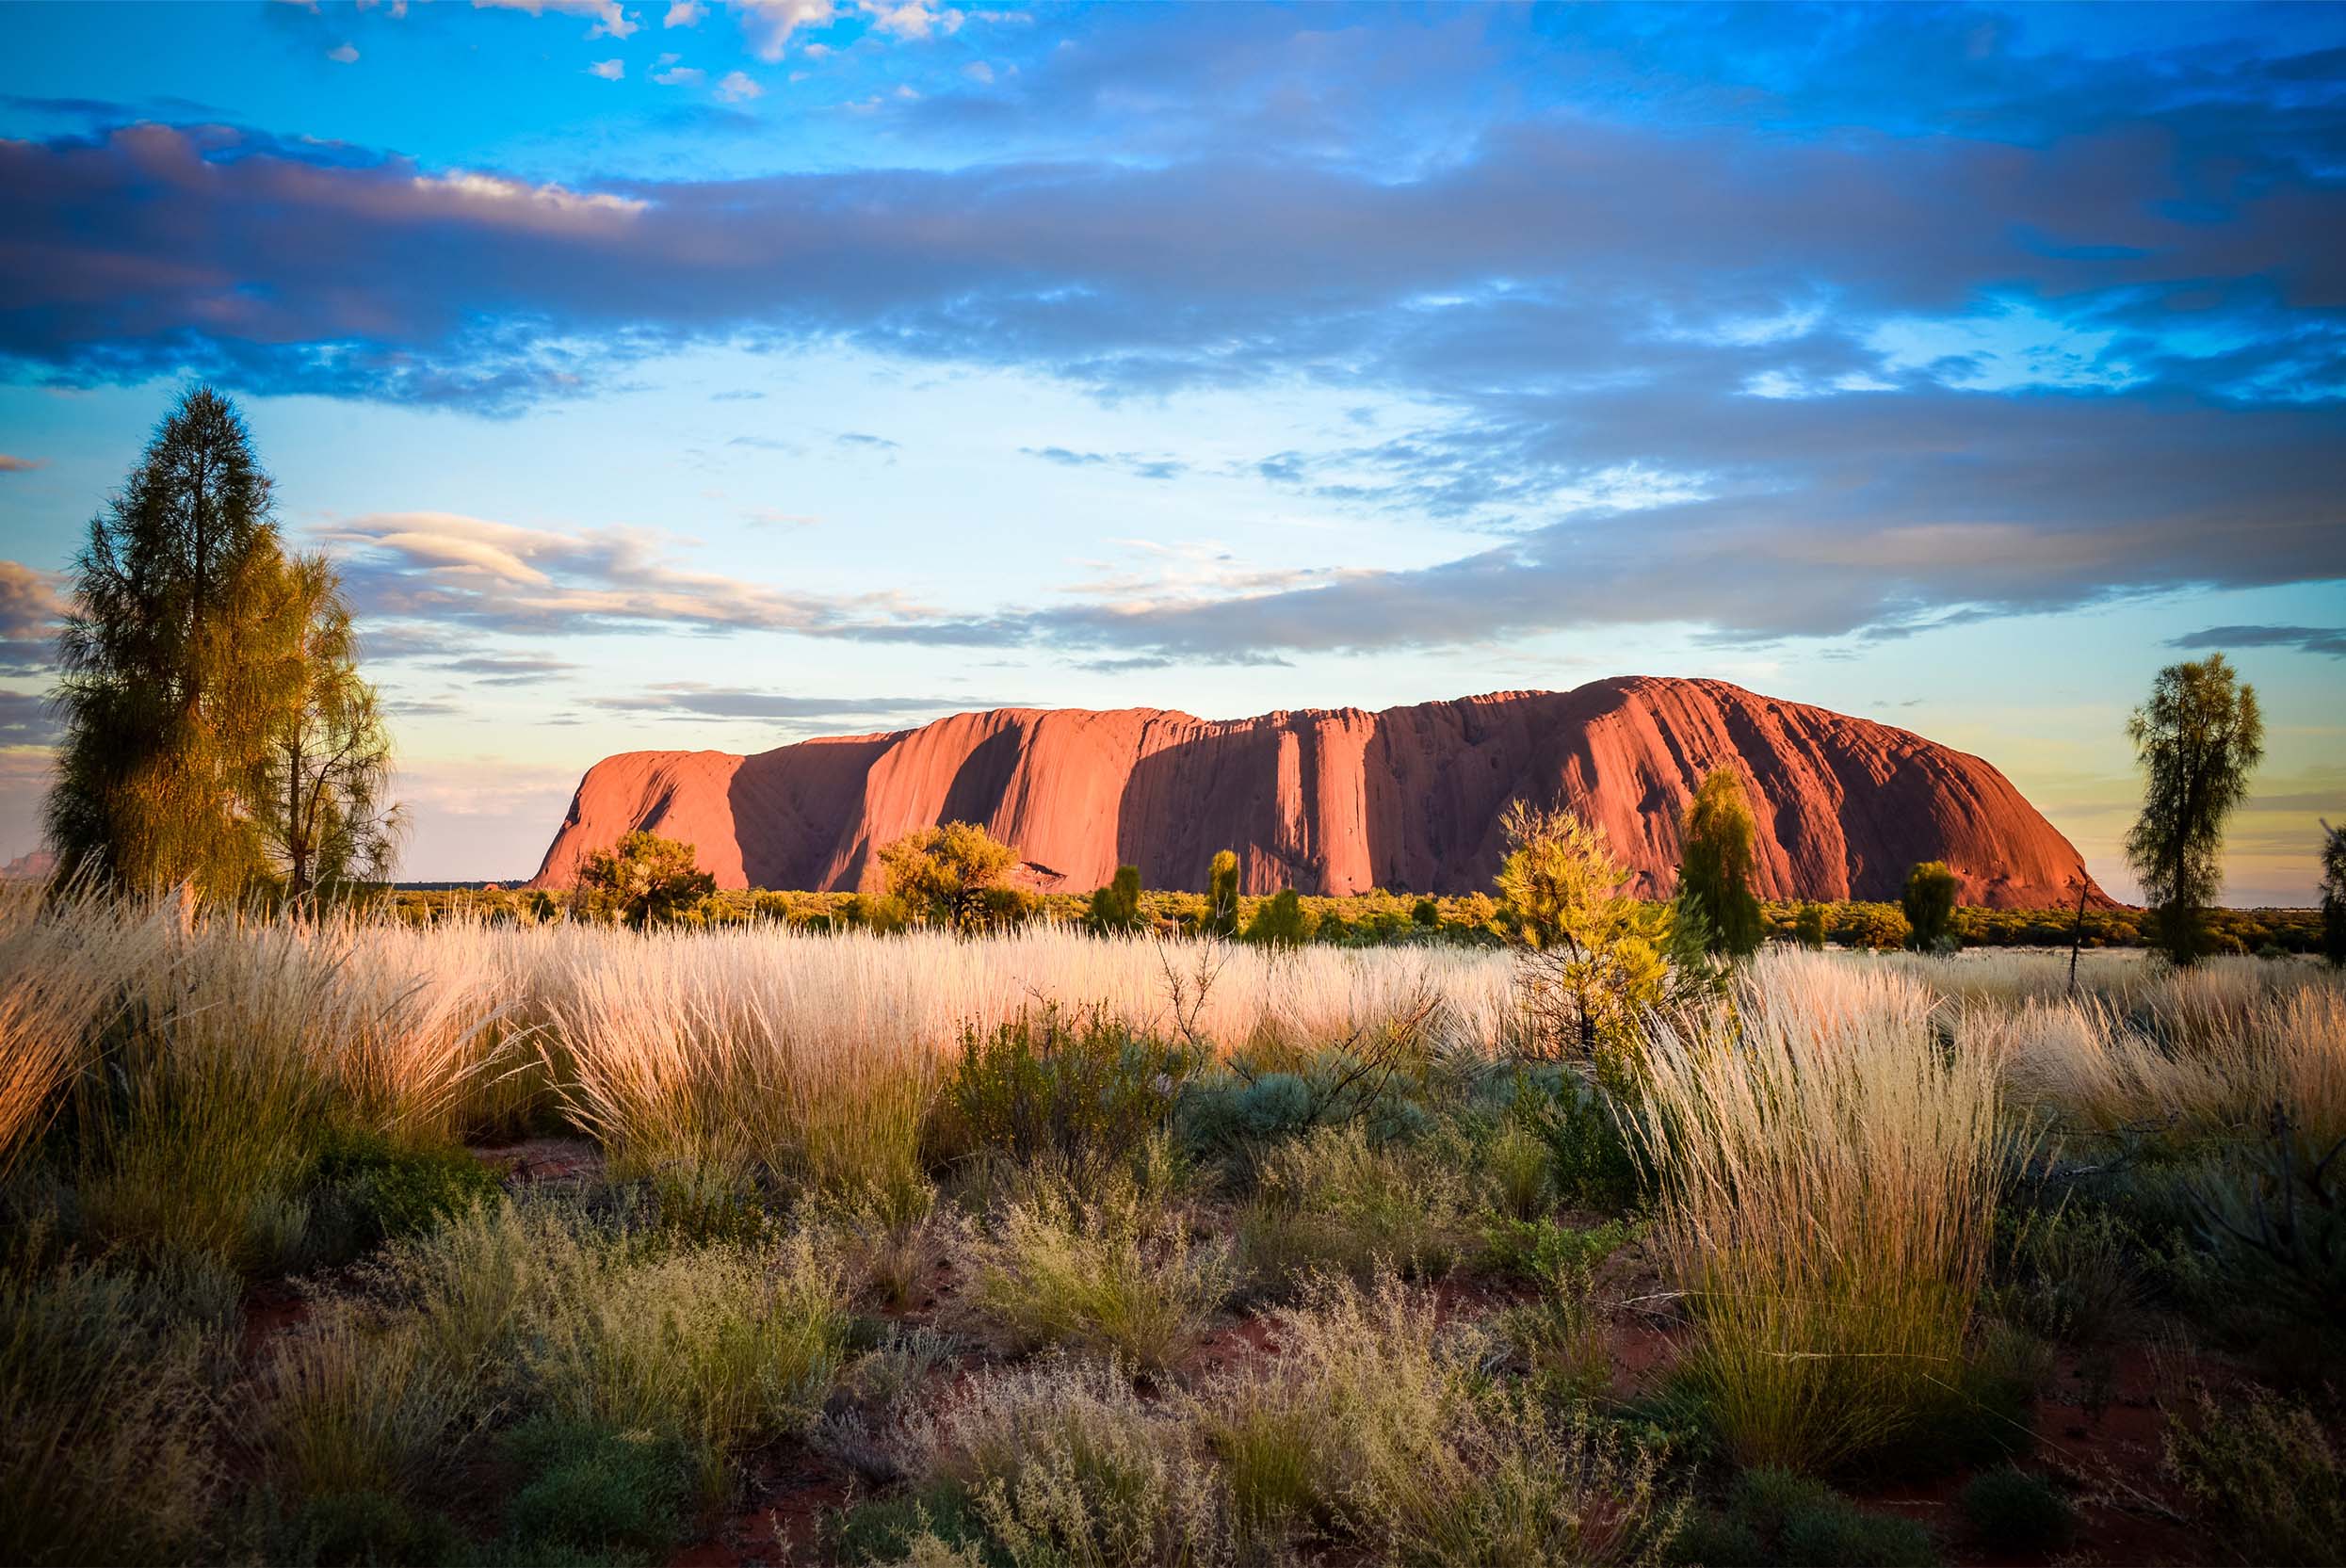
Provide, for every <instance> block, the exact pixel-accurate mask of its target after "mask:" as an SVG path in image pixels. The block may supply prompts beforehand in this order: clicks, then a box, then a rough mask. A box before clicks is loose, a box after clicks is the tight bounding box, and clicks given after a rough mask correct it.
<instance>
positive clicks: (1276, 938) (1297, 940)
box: [1246, 887, 1314, 947]
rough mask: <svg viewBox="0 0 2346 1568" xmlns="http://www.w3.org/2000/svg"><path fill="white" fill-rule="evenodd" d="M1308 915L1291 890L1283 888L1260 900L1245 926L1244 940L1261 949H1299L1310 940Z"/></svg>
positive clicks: (1310, 926) (1309, 914)
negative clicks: (1252, 917)
mask: <svg viewBox="0 0 2346 1568" xmlns="http://www.w3.org/2000/svg"><path fill="white" fill-rule="evenodd" d="M1313 925H1314V922H1313V920H1312V917H1311V912H1310V911H1309V910H1307V909H1305V908H1304V907H1303V900H1302V898H1300V897H1297V896H1296V892H1295V889H1293V888H1291V887H1283V888H1281V889H1280V890H1279V891H1278V892H1276V893H1274V894H1272V895H1271V896H1270V897H1268V898H1266V899H1264V900H1263V901H1262V903H1261V904H1259V905H1258V906H1256V908H1255V910H1254V919H1252V920H1250V921H1248V922H1247V923H1246V940H1247V941H1249V942H1253V943H1256V944H1258V945H1260V946H1265V947H1301V946H1302V945H1303V944H1304V943H1306V942H1309V941H1310V940H1311V939H1312V929H1313Z"/></svg>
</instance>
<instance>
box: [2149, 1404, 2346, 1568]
mask: <svg viewBox="0 0 2346 1568" xmlns="http://www.w3.org/2000/svg"><path fill="white" fill-rule="evenodd" d="M2165 1442H2166V1460H2167V1468H2168V1469H2169V1470H2170V1471H2172V1472H2173V1473H2174V1474H2175V1476H2176V1479H2179V1480H2180V1481H2181V1482H2182V1483H2183V1488H2184V1490H2185V1491H2187V1492H2188V1493H2190V1494H2191V1495H2192V1497H2194V1498H2196V1499H2197V1500H2198V1501H2199V1502H2200V1503H2201V1504H2203V1505H2204V1506H2205V1507H2207V1508H2208V1510H2209V1511H2211V1512H2212V1513H2214V1514H2215V1515H2216V1517H2217V1518H2218V1519H2220V1520H2221V1521H2223V1523H2224V1524H2225V1527H2226V1528H2227V1529H2230V1530H2234V1531H2238V1532H2239V1533H2238V1535H2237V1536H2235V1537H2234V1539H2235V1541H2236V1542H2237V1543H2238V1544H2241V1546H2242V1547H2243V1548H2244V1549H2245V1553H2246V1555H2247V1556H2249V1557H2250V1558H2251V1560H2255V1561H2257V1562H2273V1563H2323V1562H2337V1561H2338V1560H2341V1559H2346V1469H2342V1468H2341V1466H2340V1465H2339V1463H2338V1454H2337V1452H2336V1450H2334V1449H2333V1448H2332V1447H2330V1439H2329V1436H2328V1434H2327V1433H2325V1432H2324V1431H2322V1423H2321V1422H2320V1421H2319V1420H2318V1419H2316V1418H2315V1416H2314V1414H2313V1413H2312V1412H2311V1411H2310V1410H2307V1409H2306V1407H2305V1406H2304V1405H2302V1404H2296V1403H2291V1402H2285V1401H2283V1400H2282V1399H2281V1398H2279V1397H2278V1396H2276V1395H2273V1394H2272V1393H2270V1392H2268V1391H2267V1390H2264V1389H2261V1388H2251V1389H2249V1390H2248V1391H2247V1393H2246V1395H2245V1397H2243V1398H2241V1399H2239V1400H2237V1401H2234V1402H2231V1403H2228V1404H2226V1403H2219V1402H2218V1400H2217V1399H2216V1398H2215V1396H2214V1395H2212V1394H2210V1393H2209V1392H2208V1390H2207V1389H2205V1388H2198V1389H2194V1390H2192V1395H2191V1399H2190V1402H2189V1404H2188V1405H2187V1406H2186V1408H2184V1409H2182V1410H2180V1411H2176V1412H2174V1413H2173V1414H2172V1417H2171V1419H2170V1420H2169V1422H2168V1425H2167V1429H2166V1439H2165Z"/></svg>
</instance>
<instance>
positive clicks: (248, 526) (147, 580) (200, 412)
mask: <svg viewBox="0 0 2346 1568" xmlns="http://www.w3.org/2000/svg"><path fill="white" fill-rule="evenodd" d="M280 555H281V551H280V547H279V543H278V535H277V527H276V525H275V522H274V520H273V517H272V512H271V504H270V482H269V477H268V475H267V473H265V472H264V471H263V470H262V468H261V465H260V461H259V460H258V458H257V457H256V456H255V455H254V453H253V450H252V442H251V434H250V432H249V431H247V429H246V428H245V424H244V421H243V419H242V418H241V417H240V416H239V415H238V414H237V412H236V410H235V405H234V404H232V403H231V402H230V401H229V400H228V399H227V398H225V397H223V396H220V395H219V394H218V393H216V392H214V391H212V390H211V389H210V388H208V387H198V388H196V389H195V390H193V391H191V392H189V393H187V394H186V396H183V397H182V398H181V399H180V401H179V404H178V406H177V407H176V408H174V409H173V410H172V411H171V412H170V415H169V416H168V417H167V418H166V419H165V420H164V421H163V423H162V424H161V425H160V426H159V427H157V428H156V430H155V432H154V439H153V440H152V441H150V442H149V443H148V445H147V449H146V453H145V455H144V456H143V457H142V458H141V459H140V461H139V462H138V466H137V467H135V468H133V469H132V470H131V472H130V475H129V477H128V478H126V479H125V480H124V481H123V484H122V488H121V490H120V491H119V492H117V493H115V494H114V495H113V496H111V497H110V498H108V500H107V501H106V504H105V507H104V509H101V510H100V512H99V513H98V515H97V517H96V518H95V519H94V520H92V521H91V523H90V525H89V542H88V543H87V544H86V545H85V546H84V547H83V549H82V551H81V554H80V556H79V557H78V558H76V560H75V562H74V583H73V604H72V608H71V610H70V611H69V613H68V615H67V617H66V620H65V624H64V630H63V631H62V633H61V634H60V636H59V638H58V660H59V663H60V664H61V665H62V667H63V670H64V679H63V681H62V684H61V685H60V686H59V687H58V688H57V694H56V703H57V707H58V708H59V710H60V711H61V714H62V717H63V719H64V728H65V735H64V739H63V742H62V744H60V746H59V747H58V749H57V782H56V784H55V785H54V786H53V787H52V789H51V791H50V794H49V799H48V801H47V809H46V817H47V829H48V834H49V840H50V844H51V846H52V848H54V849H56V851H57V859H58V863H59V865H60V866H61V867H62V868H63V869H64V870H65V871H66V872H67V873H68V874H75V873H78V874H83V875H87V876H90V877H92V878H95V879H97V880H99V881H103V882H105V883H106V884H109V885H113V886H116V887H120V888H123V889H125V890H131V891H153V890H156V889H161V888H165V887H170V886H174V885H178V884H182V883H185V884H187V885H190V886H192V887H193V888H195V890H196V891H197V892H198V893H199V894H202V895H203V896H206V897H239V896H241V895H242V894H244V893H245V892H246V891H247V890H248V889H249V888H250V887H251V885H252V883H253V882H254V881H255V880H256V879H258V878H260V877H262V876H264V875H265V874H266V857H265V854H264V851H263V848H262V843H261V834H260V832H259V831H258V828H257V826H256V824H255V823H254V821H253V819H252V818H251V816H250V815H249V814H248V813H247V812H246V811H245V810H244V809H242V808H243V803H244V792H245V790H246V789H247V788H248V786H249V785H250V784H251V781H252V780H253V779H254V778H255V777H256V774H257V771H258V769H259V768H260V766H261V758H262V753H263V752H264V750H265V749H266V747H267V743H268V736H269V731H270V728H271V726H270V723H269V718H270V715H271V714H272V713H274V712H275V711H277V710H278V709H279V708H280V707H281V706H282V705H283V702H284V700H285V695H286V694H285V692H284V691H283V689H282V688H281V687H280V686H279V684H278V683H279V682H280V681H281V680H282V678H283V671H282V670H281V669H280V668H279V667H278V665H277V664H276V662H275V661H272V660H268V659H255V658H252V657H251V656H249V655H251V653H252V652H253V648H254V645H255V642H256V640H257V639H258V637H259V635H260V632H261V628H262V622H264V621H265V620H266V617H267V590H268V589H269V588H270V586H271V584H272V582H273V581H274V579H275V577H276V574H277V572H278V570H279V559H280Z"/></svg>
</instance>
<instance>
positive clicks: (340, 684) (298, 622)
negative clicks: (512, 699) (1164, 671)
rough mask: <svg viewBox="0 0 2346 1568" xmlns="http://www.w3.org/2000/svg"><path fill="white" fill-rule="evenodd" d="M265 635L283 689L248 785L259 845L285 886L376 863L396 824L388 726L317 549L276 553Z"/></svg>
mask: <svg viewBox="0 0 2346 1568" xmlns="http://www.w3.org/2000/svg"><path fill="white" fill-rule="evenodd" d="M276 577H277V581H276V584H275V585H274V587H273V588H272V589H271V590H270V595H269V596H270V599H271V604H270V606H269V609H268V623H269V631H268V636H267V644H268V645H269V647H270V648H271V649H272V650H273V657H274V658H275V660H276V662H277V663H278V665H279V666H280V669H279V670H278V671H277V672H276V673H275V674H274V675H273V677H272V678H271V680H270V681H269V686H270V687H271V688H272V689H274V690H276V691H279V692H281V693H282V694H283V699H284V700H283V703H281V704H279V706H278V709H277V711H276V713H275V714H274V715H273V716H272V722H271V723H270V725H269V734H268V748H267V751H266V752H263V753H262V755H261V757H260V759H259V761H258V763H257V764H256V766H255V768H254V769H253V773H252V778H251V784H250V786H249V790H248V793H249V795H250V797H251V804H252V816H253V819H254V821H255V822H256V823H257V824H258V825H259V827H260V832H261V838H262V844H263V847H264V851H265V853H266V854H267V857H268V859H269V862H270V864H271V865H272V866H273V868H274V869H275V871H276V874H277V880H278V884H279V886H280V887H281V888H282V889H283V892H284V894H285V896H286V897H288V898H292V899H295V900H301V899H307V898H309V897H311V896H312V895H313V894H315V893H316V892H318V891H319V890H321V889H327V890H332V889H335V888H341V887H347V886H348V885H349V884H350V883H352V882H355V881H371V880H376V879H380V878H381V877H382V876H384V875H385V874H387V873H388V871H389V870H390V867H391V861H392V857H393V855H394V853H395V852H396V848H397V843H398V835H399V832H400V830H401V828H402V827H403V826H404V814H403V812H402V811H401V809H400V808H399V807H398V806H397V805H396V804H395V803H393V802H391V801H390V800H388V799H387V789H388V785H389V784H390V779H391V736H390V734H389V733H388V732H387V731H386V730H385V728H384V726H383V720H382V710H381V706H380V703H378V701H377V699H376V696H375V688H374V687H372V686H370V685H368V684H367V682H366V681H365V680H364V678H362V677H361V676H360V674H359V671H358V647H357V640H356V639H355V638H354V637H353V636H352V635H351V629H350V606H349V603H348V600H347V599H345V598H344V596H343V592H342V579H341V578H340V576H338V575H337V574H335V572H334V569H333V567H332V565H330V564H328V562H327V560H326V558H325V557H323V556H299V557H295V558H291V559H288V560H284V561H283V562H281V563H280V565H279V567H278V570H277V573H276Z"/></svg>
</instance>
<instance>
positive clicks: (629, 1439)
mask: <svg viewBox="0 0 2346 1568" xmlns="http://www.w3.org/2000/svg"><path fill="white" fill-rule="evenodd" d="M503 1447H504V1449H505V1453H506V1456H507V1458H509V1459H510V1460H511V1461H512V1462H513V1463H515V1464H516V1465H517V1466H518V1467H520V1468H521V1470H522V1471H523V1472H524V1474H525V1475H526V1476H527V1478H528V1479H526V1481H524V1482H523V1484H522V1486H521V1488H520V1490H519V1491H517V1492H516V1493H515V1494H514V1495H513V1498H512V1501H511V1502H510V1503H508V1504H507V1505H506V1511H505V1522H506V1535H507V1539H508V1540H509V1541H510V1543H511V1544H512V1548H513V1555H514V1556H516V1557H519V1556H521V1555H523V1553H524V1552H528V1553H531V1554H541V1555H542V1554H543V1553H545V1551H546V1549H547V1548H548V1547H549V1546H566V1547H569V1548H571V1549H573V1550H574V1551H575V1552H577V1553H578V1554H579V1555H581V1556H582V1557H588V1556H591V1557H592V1558H595V1559H598V1560H605V1561H609V1560H623V1559H634V1560H642V1561H646V1562H656V1561H662V1560H666V1558H667V1557H668V1555H669V1553H670V1552H671V1550H672V1549H673V1548H674V1547H675V1546H676V1544H678V1542H679V1540H680V1539H681V1538H682V1536H683V1534H684V1526H685V1521H686V1519H687V1518H688V1501H689V1494H690V1486H691V1480H692V1475H693V1470H692V1458H691V1455H690V1454H689V1452H688V1450H687V1449H686V1447H685V1446H684V1445H683V1444H682V1443H681V1442H680V1441H678V1440H677V1439H676V1438H674V1437H672V1436H665V1437H663V1436H655V1435H653V1434H651V1433H648V1432H640V1431H637V1432H622V1431H612V1430H610V1429H609V1428H606V1427H597V1426H591V1425H581V1424H579V1423H575V1422H570V1421H564V1420H560V1419H552V1418H547V1417H544V1416H540V1417H536V1418H533V1419H531V1420H530V1421H527V1422H526V1423H524V1424H523V1425H522V1426H520V1427H518V1428H516V1429H515V1430H514V1431H512V1432H510V1434H508V1436H507V1437H506V1439H505V1441H504V1444H503Z"/></svg>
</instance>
